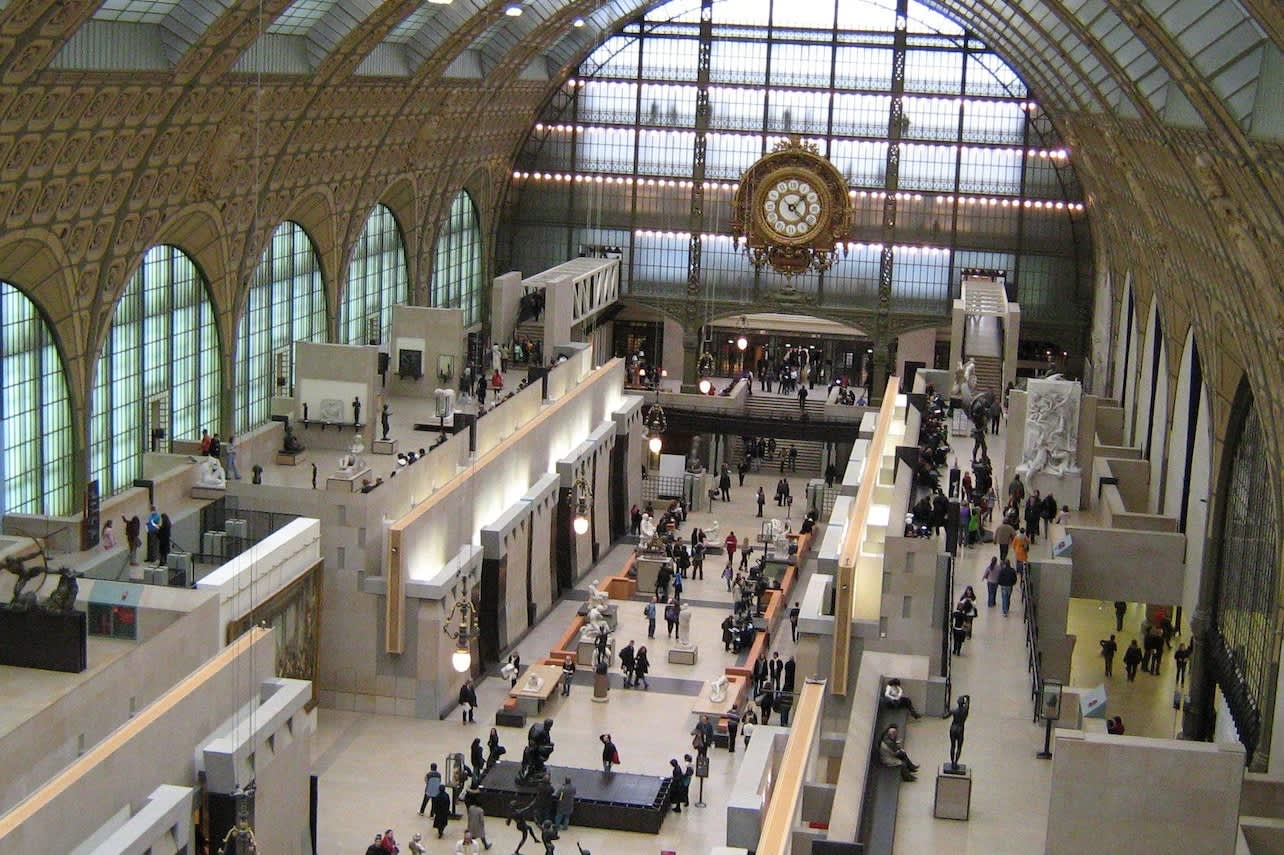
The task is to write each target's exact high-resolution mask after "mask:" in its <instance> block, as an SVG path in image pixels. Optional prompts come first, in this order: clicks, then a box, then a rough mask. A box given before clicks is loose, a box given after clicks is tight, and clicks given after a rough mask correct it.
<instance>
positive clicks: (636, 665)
mask: <svg viewBox="0 0 1284 855" xmlns="http://www.w3.org/2000/svg"><path fill="white" fill-rule="evenodd" d="M650 670H651V660H650V659H648V658H647V655H646V645H645V644H644V645H642V646H641V647H639V648H638V652H637V655H636V656H634V657H633V685H634V686H636V685H637V684H638V681H639V680H640V681H642V688H643V689H649V688H651V684H650V683H649V682H647V679H646V675H647V672H648V671H650ZM615 762H616V763H619V762H620V761H619V760H616V761H615Z"/></svg>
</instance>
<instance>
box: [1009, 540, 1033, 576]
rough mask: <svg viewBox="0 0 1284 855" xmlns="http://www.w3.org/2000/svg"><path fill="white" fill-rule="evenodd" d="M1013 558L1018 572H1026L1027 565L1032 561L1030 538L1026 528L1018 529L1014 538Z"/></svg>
mask: <svg viewBox="0 0 1284 855" xmlns="http://www.w3.org/2000/svg"><path fill="white" fill-rule="evenodd" d="M1012 558H1013V560H1014V561H1015V562H1016V569H1017V572H1018V573H1024V572H1025V565H1027V564H1029V563H1030V538H1029V537H1028V536H1026V533H1025V529H1020V530H1019V531H1017V533H1016V535H1014V536H1013V538H1012Z"/></svg>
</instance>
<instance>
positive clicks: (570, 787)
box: [487, 775, 575, 848]
mask: <svg viewBox="0 0 1284 855" xmlns="http://www.w3.org/2000/svg"><path fill="white" fill-rule="evenodd" d="M574 811H575V785H574V784H572V783H571V778H570V776H569V775H568V776H567V777H566V782H565V783H563V784H562V786H561V788H560V789H559V790H558V791H557V816H556V817H555V821H556V822H557V827H558V828H560V829H562V830H563V831H565V830H566V829H568V828H570V827H571V814H572V813H573V812H574ZM487 848H489V847H487Z"/></svg>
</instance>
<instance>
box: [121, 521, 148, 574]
mask: <svg viewBox="0 0 1284 855" xmlns="http://www.w3.org/2000/svg"><path fill="white" fill-rule="evenodd" d="M121 519H122V520H124V521H125V546H126V548H127V549H129V563H130V564H131V565H135V564H137V563H138V547H140V546H142V545H143V540H142V538H141V537H140V534H141V533H142V528H143V524H142V522H141V521H140V520H139V519H138V515H137V514H135V515H134V516H132V517H121Z"/></svg>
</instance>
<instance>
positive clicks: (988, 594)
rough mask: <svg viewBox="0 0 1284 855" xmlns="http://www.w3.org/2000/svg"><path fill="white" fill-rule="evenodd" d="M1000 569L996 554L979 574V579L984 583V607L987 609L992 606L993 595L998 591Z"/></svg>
mask: <svg viewBox="0 0 1284 855" xmlns="http://www.w3.org/2000/svg"><path fill="white" fill-rule="evenodd" d="M1000 569H1001V565H1000V564H999V559H998V556H995V557H993V558H991V559H990V563H989V564H988V565H987V566H986V568H985V572H984V573H982V574H981V581H982V582H984V583H985V607H986V608H988V609H992V608H994V601H995V596H996V595H997V594H998V592H999V570H1000Z"/></svg>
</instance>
